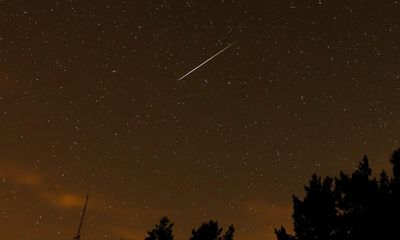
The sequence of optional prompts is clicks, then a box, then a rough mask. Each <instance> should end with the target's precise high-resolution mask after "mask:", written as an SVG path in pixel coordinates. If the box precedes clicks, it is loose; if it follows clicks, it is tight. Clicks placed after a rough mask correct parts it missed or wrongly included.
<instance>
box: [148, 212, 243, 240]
mask: <svg viewBox="0 0 400 240" xmlns="http://www.w3.org/2000/svg"><path fill="white" fill-rule="evenodd" d="M173 226H174V224H173V223H172V222H171V221H170V220H169V219H168V218H167V217H163V218H161V220H160V222H159V223H158V224H156V226H155V227H154V228H153V229H152V230H151V231H148V232H147V237H146V238H145V240H173V239H174V235H173V233H172V227H173ZM222 232H223V229H222V228H221V227H219V225H218V222H217V221H213V220H210V221H209V222H205V223H203V224H202V225H201V226H200V227H199V228H198V229H193V230H192V236H191V237H190V240H233V234H234V232H235V228H234V227H233V225H231V226H229V227H228V230H227V231H226V232H225V233H222Z"/></svg>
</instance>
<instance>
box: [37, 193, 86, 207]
mask: <svg viewBox="0 0 400 240" xmlns="http://www.w3.org/2000/svg"><path fill="white" fill-rule="evenodd" d="M40 196H41V197H42V198H43V199H45V200H46V201H47V202H48V203H50V204H51V205H53V206H54V207H57V208H63V209H68V208H82V207H83V204H84V202H85V196H82V194H74V193H56V192H48V191H43V192H41V193H40Z"/></svg>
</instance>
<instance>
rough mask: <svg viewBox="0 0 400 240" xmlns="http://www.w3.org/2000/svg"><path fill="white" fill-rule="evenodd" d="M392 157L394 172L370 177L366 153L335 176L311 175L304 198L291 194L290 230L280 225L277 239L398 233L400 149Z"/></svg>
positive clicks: (355, 239) (339, 239)
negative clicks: (354, 166)
mask: <svg viewBox="0 0 400 240" xmlns="http://www.w3.org/2000/svg"><path fill="white" fill-rule="evenodd" d="M390 162H391V163H392V165H393V169H392V170H393V177H389V176H388V174H387V173H386V172H385V171H382V172H381V174H380V176H379V180H377V179H376V178H372V170H371V168H370V166H369V161H368V158H367V157H366V156H364V158H363V159H362V161H361V162H360V163H359V165H358V167H357V169H356V170H355V171H354V172H353V173H352V174H351V175H347V174H345V173H343V172H341V173H340V175H339V177H337V178H330V177H327V178H325V179H324V180H323V181H322V180H321V177H318V176H317V175H315V174H314V175H313V176H312V178H311V181H310V183H309V185H308V186H306V187H305V191H306V195H305V197H304V198H303V199H300V198H298V197H296V196H293V215H292V217H293V225H294V235H290V234H288V233H287V232H286V229H285V228H283V227H281V228H280V229H279V230H277V229H276V230H275V234H276V236H277V239H278V240H294V239H296V240H312V239H314V240H317V239H318V240H359V239H400V233H399V232H398V230H397V227H398V226H397V225H398V223H397V221H396V220H395V219H398V218H399V217H400V149H399V150H397V151H395V152H394V153H393V155H392V158H391V160H390Z"/></svg>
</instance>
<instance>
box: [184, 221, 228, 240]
mask: <svg viewBox="0 0 400 240" xmlns="http://www.w3.org/2000/svg"><path fill="white" fill-rule="evenodd" d="M222 230H223V229H222V228H220V227H219V226H218V222H217V221H212V220H211V221H209V222H205V223H203V224H202V225H201V226H200V227H199V228H198V229H197V230H194V229H193V230H192V236H191V237H190V240H233V234H234V232H235V229H234V227H233V226H232V225H231V226H229V228H228V230H227V231H226V233H225V234H224V235H223V236H221V233H222Z"/></svg>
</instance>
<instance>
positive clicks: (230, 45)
mask: <svg viewBox="0 0 400 240" xmlns="http://www.w3.org/2000/svg"><path fill="white" fill-rule="evenodd" d="M235 43H236V41H234V42H233V43H231V44H229V45H228V46H227V47H225V48H224V49H222V50H221V51H219V52H217V53H216V54H214V55H213V56H212V57H210V58H209V59H207V60H205V61H204V62H203V63H202V64H200V65H199V66H197V67H195V68H193V69H192V70H191V71H190V72H188V73H186V74H185V75H183V76H182V77H180V78H179V79H178V81H180V80H182V79H184V78H185V77H187V76H188V75H190V74H191V73H192V72H194V71H196V70H197V69H199V68H200V67H201V66H203V65H204V64H206V63H207V62H209V61H211V60H212V59H213V58H215V57H216V56H218V55H220V54H221V53H223V52H225V51H226V50H228V49H229V48H230V47H232V46H233V45H234V44H235Z"/></svg>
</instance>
